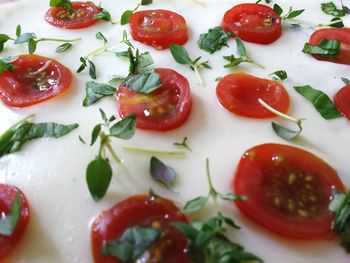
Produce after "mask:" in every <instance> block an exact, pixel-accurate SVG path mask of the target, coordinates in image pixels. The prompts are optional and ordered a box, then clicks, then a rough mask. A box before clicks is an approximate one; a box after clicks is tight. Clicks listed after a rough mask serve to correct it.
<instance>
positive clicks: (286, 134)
mask: <svg viewBox="0 0 350 263" xmlns="http://www.w3.org/2000/svg"><path fill="white" fill-rule="evenodd" d="M271 125H272V129H273V130H274V132H275V133H276V134H277V135H278V136H279V137H281V138H282V139H285V140H288V141H289V140H293V139H295V138H296V137H298V136H299V134H300V133H301V132H302V126H301V125H298V127H299V130H298V131H293V130H291V129H289V128H286V127H284V126H281V125H279V124H277V123H276V122H272V123H271Z"/></svg>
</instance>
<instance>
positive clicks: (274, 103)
mask: <svg viewBox="0 0 350 263" xmlns="http://www.w3.org/2000/svg"><path fill="white" fill-rule="evenodd" d="M216 95H217V98H218V100H219V102H220V104H221V105H222V106H223V107H224V108H225V109H227V110H228V111H230V112H232V113H234V114H236V115H239V116H243V117H248V118H257V119H265V118H273V117H276V115H275V114H274V113H272V112H270V111H268V110H267V109H265V108H264V107H263V106H262V105H261V104H260V103H259V102H258V99H259V98H261V99H262V100H263V101H265V102H266V103H267V104H268V105H270V106H271V107H273V108H274V109H276V110H278V111H280V112H283V113H286V112H287V111H288V108H289V103H290V102H289V95H288V93H287V91H286V90H285V88H284V87H283V86H282V84H281V83H279V82H276V81H272V80H268V79H261V78H257V77H254V76H252V75H249V74H246V73H232V74H229V75H226V76H225V77H223V78H222V79H220V81H219V83H218V85H217V87H216Z"/></svg>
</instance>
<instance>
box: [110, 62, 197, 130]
mask: <svg viewBox="0 0 350 263" xmlns="http://www.w3.org/2000/svg"><path fill="white" fill-rule="evenodd" d="M155 72H156V73H158V74H159V75H160V81H161V83H162V86H161V87H159V88H158V89H156V90H155V91H153V92H151V93H149V94H144V93H139V92H136V91H133V90H131V89H129V88H128V87H126V86H120V87H119V88H118V91H117V100H118V110H119V115H120V116H121V117H122V118H124V117H126V116H128V115H130V114H133V113H134V114H136V116H137V118H136V126H137V127H138V128H141V129H148V130H158V131H166V130H171V129H175V128H177V127H179V126H180V125H182V124H183V123H184V122H185V121H186V120H187V118H188V116H189V114H190V111H191V106H192V99H191V91H190V87H189V84H188V81H187V79H186V78H185V77H184V76H182V75H180V74H179V73H177V72H176V71H174V70H171V69H165V68H158V69H156V70H155Z"/></svg>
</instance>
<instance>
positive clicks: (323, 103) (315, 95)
mask: <svg viewBox="0 0 350 263" xmlns="http://www.w3.org/2000/svg"><path fill="white" fill-rule="evenodd" d="M294 89H295V90H296V91H297V92H298V93H299V94H301V95H302V96H303V97H305V98H306V99H307V100H309V101H310V102H311V103H312V104H313V105H314V107H315V109H316V110H317V111H318V112H319V113H320V114H321V116H322V117H323V118H325V119H326V120H329V119H335V118H339V117H342V115H341V114H340V112H339V111H338V110H337V107H336V106H335V105H334V104H333V102H332V101H331V99H330V98H329V97H328V96H327V94H325V93H324V92H323V91H321V90H317V89H314V88H312V87H311V86H309V85H305V86H295V87H294Z"/></svg>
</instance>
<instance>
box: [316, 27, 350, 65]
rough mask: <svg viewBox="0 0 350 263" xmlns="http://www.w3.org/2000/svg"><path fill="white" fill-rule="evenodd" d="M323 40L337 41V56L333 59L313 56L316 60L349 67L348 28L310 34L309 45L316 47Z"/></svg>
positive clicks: (323, 30) (326, 29)
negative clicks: (338, 46)
mask: <svg viewBox="0 0 350 263" xmlns="http://www.w3.org/2000/svg"><path fill="white" fill-rule="evenodd" d="M324 39H328V40H338V41H339V42H340V50H339V54H338V55H337V56H336V57H335V58H331V57H325V56H320V55H313V56H314V57H315V58H316V59H318V60H326V61H331V62H335V63H340V64H347V65H350V28H323V29H319V30H317V31H315V32H314V33H312V35H311V37H310V41H309V44H310V45H313V46H318V45H319V44H320V43H321V42H322V40H324Z"/></svg>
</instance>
